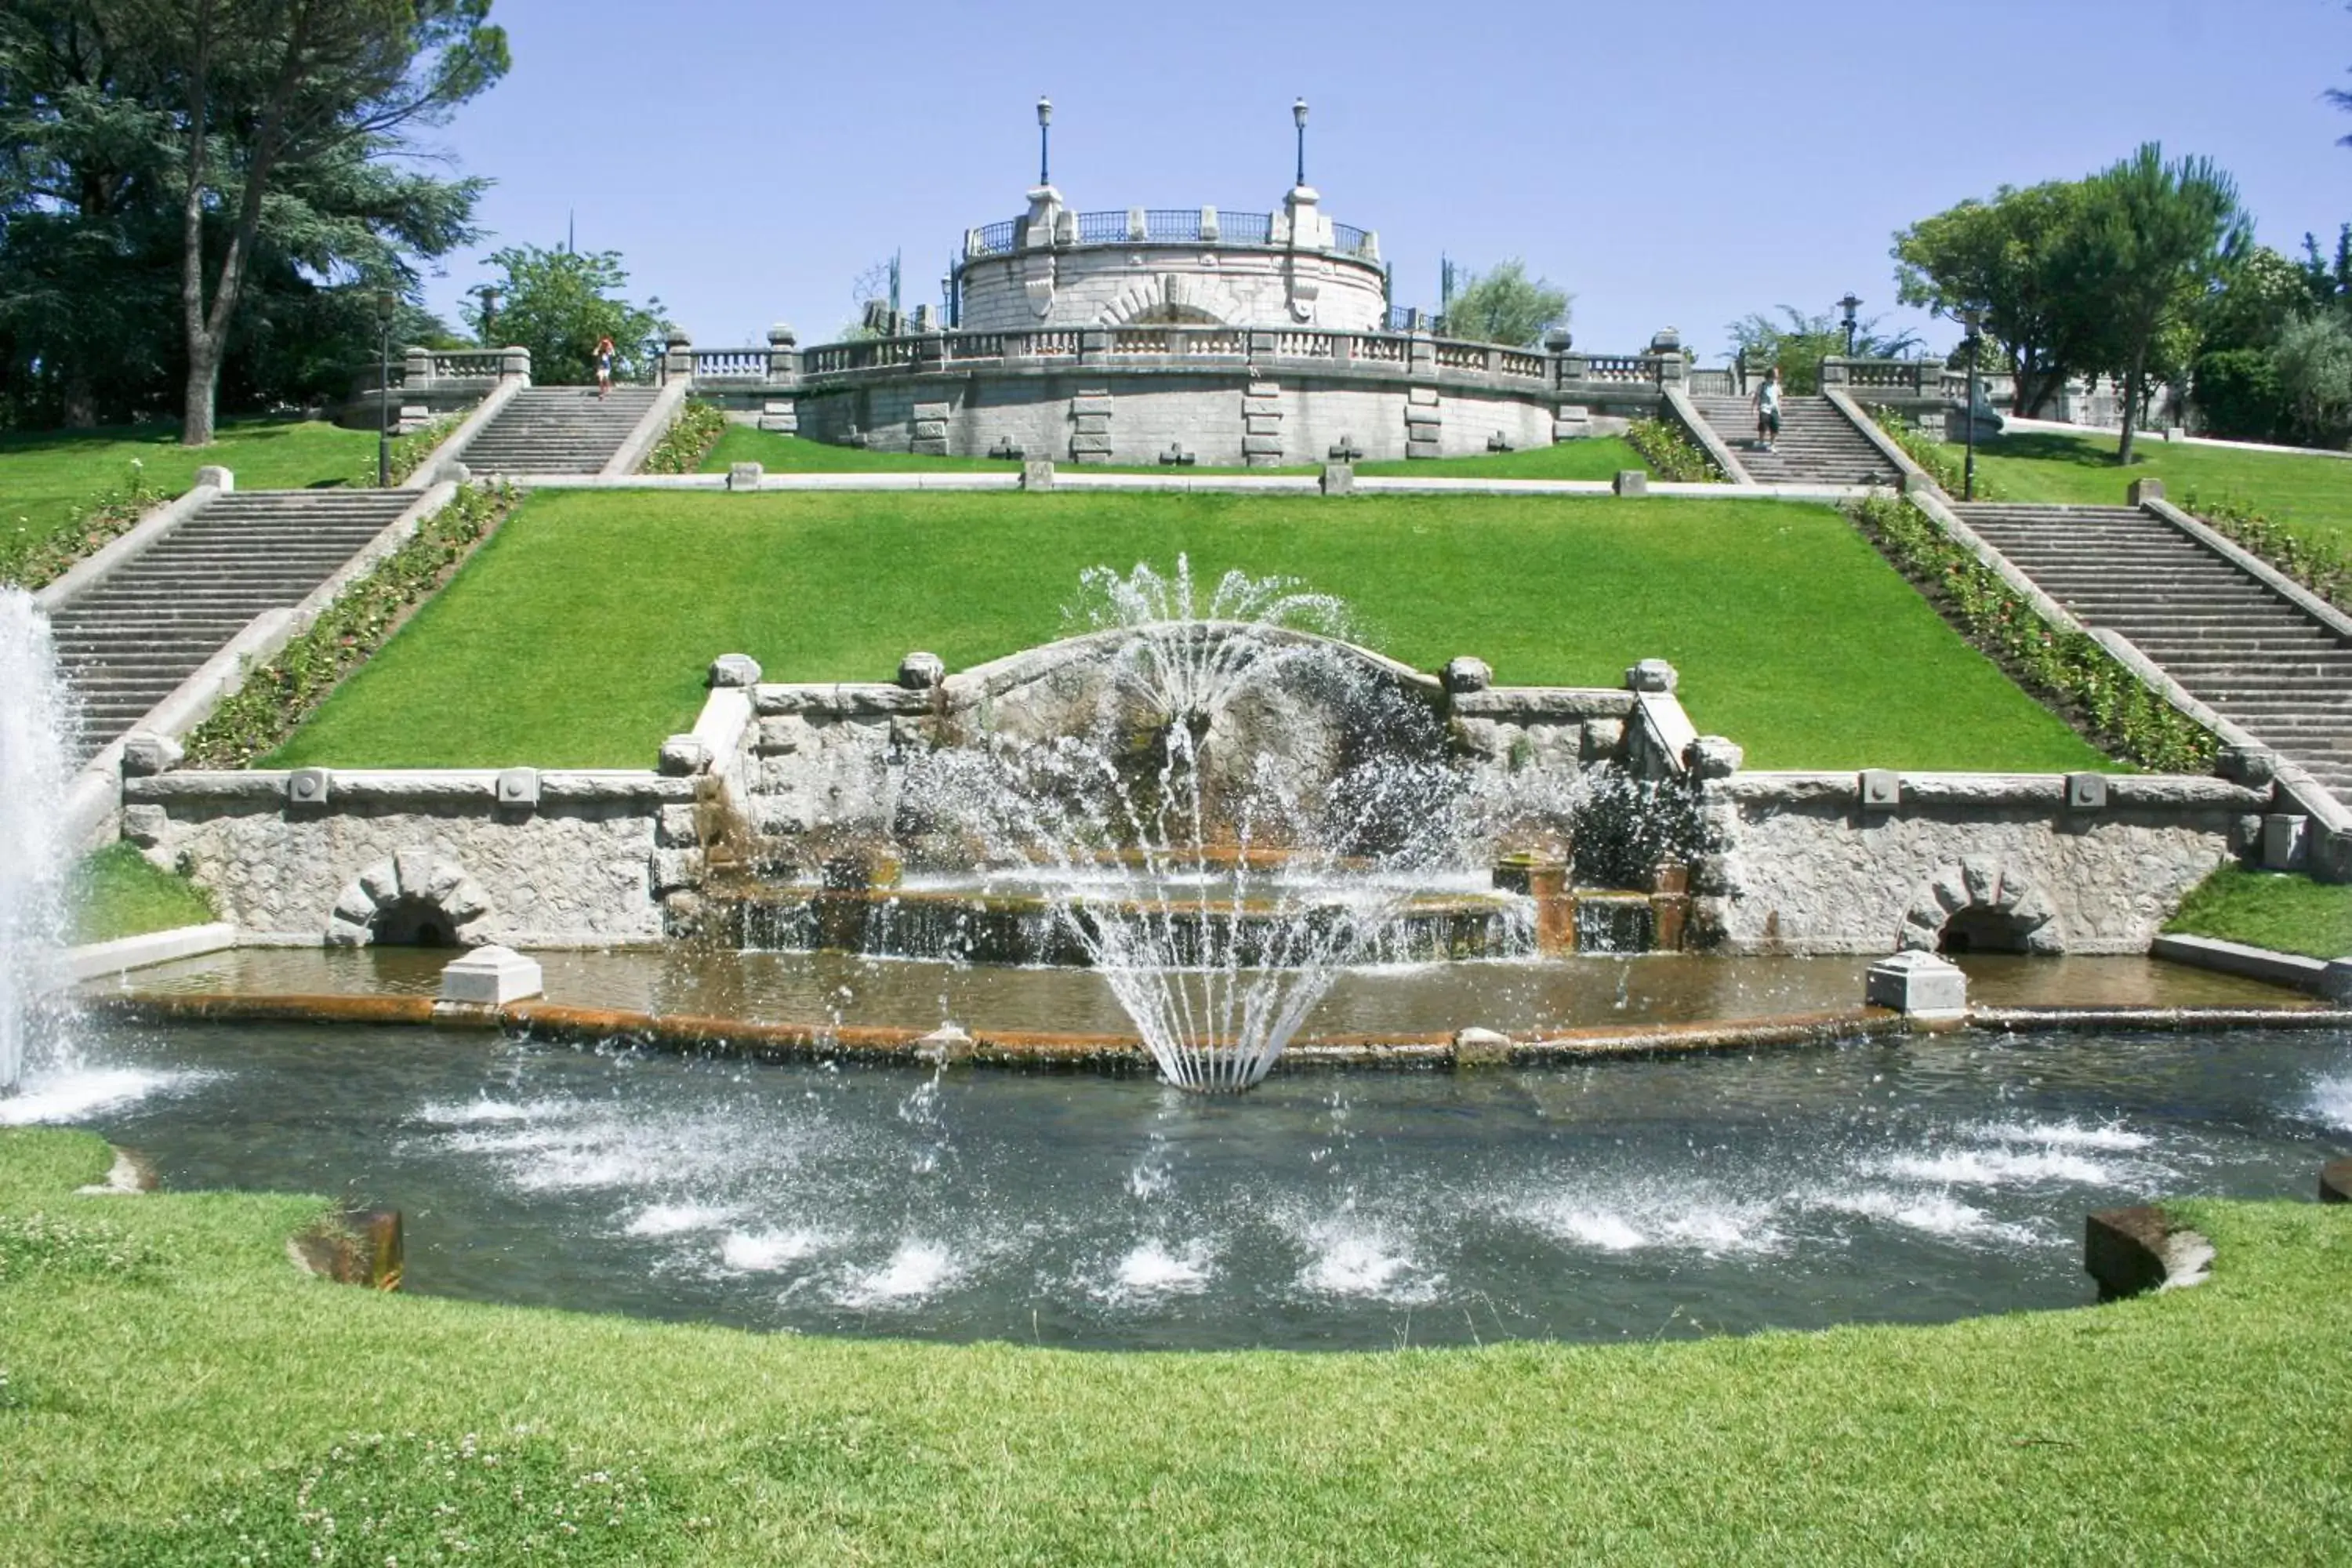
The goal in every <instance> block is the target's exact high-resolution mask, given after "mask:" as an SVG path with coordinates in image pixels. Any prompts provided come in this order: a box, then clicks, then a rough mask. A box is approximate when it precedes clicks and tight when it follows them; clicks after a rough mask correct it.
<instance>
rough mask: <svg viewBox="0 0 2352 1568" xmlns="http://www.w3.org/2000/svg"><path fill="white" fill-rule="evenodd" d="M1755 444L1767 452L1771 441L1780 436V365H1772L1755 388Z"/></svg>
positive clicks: (1770, 446) (1770, 447)
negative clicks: (1762, 381) (1761, 383)
mask: <svg viewBox="0 0 2352 1568" xmlns="http://www.w3.org/2000/svg"><path fill="white" fill-rule="evenodd" d="M1755 402H1756V445H1757V446H1759V447H1762V448H1763V449H1764V450H1765V451H1767V452H1769V451H1770V450H1771V449H1772V443H1773V442H1775V441H1777V440H1779V439H1780V366H1779V365H1777V364H1776V365H1774V366H1773V367H1772V368H1771V369H1770V370H1769V371H1768V372H1766V373H1765V376H1764V384H1763V385H1761V386H1759V387H1758V388H1757V389H1756V399H1755Z"/></svg>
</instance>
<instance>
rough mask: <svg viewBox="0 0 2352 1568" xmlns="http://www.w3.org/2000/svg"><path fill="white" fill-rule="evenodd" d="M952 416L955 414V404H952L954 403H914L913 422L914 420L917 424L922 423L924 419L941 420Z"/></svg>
mask: <svg viewBox="0 0 2352 1568" xmlns="http://www.w3.org/2000/svg"><path fill="white" fill-rule="evenodd" d="M954 416H955V406H954V405H952V404H947V403H918V404H916V405H915V422H916V423H917V424H918V425H919V424H921V423H923V422H924V421H925V420H929V419H941V420H944V419H951V418H953V417H954Z"/></svg>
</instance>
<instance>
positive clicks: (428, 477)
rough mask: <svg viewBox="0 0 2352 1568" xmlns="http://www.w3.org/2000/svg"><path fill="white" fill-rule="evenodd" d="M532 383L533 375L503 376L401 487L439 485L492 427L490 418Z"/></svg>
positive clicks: (430, 487)
mask: <svg viewBox="0 0 2352 1568" xmlns="http://www.w3.org/2000/svg"><path fill="white" fill-rule="evenodd" d="M528 386H530V377H529V376H527V375H509V376H504V377H501V378H500V379H499V384H498V385H496V386H494V387H492V388H490V392H489V395H488V396H487V397H485V398H483V399H482V400H481V402H479V403H478V404H476V405H474V410H473V412H472V413H470V414H468V415H467V416H466V417H465V418H464V419H462V420H460V421H459V422H458V424H457V428H456V429H455V430H452V431H450V432H449V436H448V438H447V439H446V440H445V441H443V442H442V443H441V445H439V446H438V447H435V448H433V451H432V453H431V454H430V455H429V456H428V457H426V458H425V461H423V462H421V463H419V464H417V465H416V469H415V472H414V473H412V474H410V475H409V476H408V478H407V479H404V480H402V481H401V486H400V488H401V489H411V490H424V489H432V488H433V487H434V486H435V485H436V484H439V483H440V482H441V480H442V479H443V478H444V477H445V476H446V473H447V471H448V469H449V468H450V467H451V466H452V465H454V464H457V463H460V462H463V461H464V460H465V457H466V448H467V447H470V446H472V445H473V444H474V437H477V436H479V435H480V434H481V433H482V432H483V431H484V430H485V429H487V428H488V426H489V423H490V421H491V420H493V419H496V418H497V417H498V416H499V415H500V414H502V413H504V412H505V411H506V406H507V405H508V404H509V403H512V402H513V401H514V400H515V399H516V398H517V397H519V396H520V395H522V392H523V390H524V389H525V388H527V387H528Z"/></svg>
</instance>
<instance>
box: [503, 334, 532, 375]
mask: <svg viewBox="0 0 2352 1568" xmlns="http://www.w3.org/2000/svg"><path fill="white" fill-rule="evenodd" d="M509 376H520V377H521V378H522V379H523V380H525V381H529V380H530V350H529V349H527V348H524V347H523V346H522V345H521V344H520V343H509V344H508V345H507V346H506V347H505V348H502V349H500V350H499V379H500V380H504V379H506V378H507V377H509Z"/></svg>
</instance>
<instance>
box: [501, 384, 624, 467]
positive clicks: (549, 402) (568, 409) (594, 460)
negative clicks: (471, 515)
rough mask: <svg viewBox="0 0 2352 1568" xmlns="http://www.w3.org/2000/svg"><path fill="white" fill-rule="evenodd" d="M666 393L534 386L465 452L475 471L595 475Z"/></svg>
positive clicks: (620, 388)
mask: <svg viewBox="0 0 2352 1568" xmlns="http://www.w3.org/2000/svg"><path fill="white" fill-rule="evenodd" d="M660 395H661V391H660V389H659V388H658V387H652V386H616V387H614V389H613V395H611V396H610V397H607V398H603V399H601V400H600V399H599V398H598V397H597V395H596V389H595V388H594V387H593V386H532V387H526V388H524V389H523V390H522V391H521V392H520V393H519V394H517V395H516V396H515V399H514V401H513V402H511V403H509V404H508V405H506V406H505V407H504V408H502V409H500V410H499V414H498V416H497V417H496V418H494V419H492V420H491V421H490V422H489V424H488V425H487V426H484V427H483V429H482V431H481V433H480V434H478V435H477V436H476V437H474V439H473V440H472V441H471V442H470V443H468V444H467V447H466V449H465V450H464V451H463V452H462V453H460V454H459V455H458V456H459V460H460V461H462V462H463V463H464V464H465V465H466V467H467V469H468V470H470V471H471V472H473V473H476V474H593V473H596V472H599V471H601V470H602V469H603V468H604V465H605V464H606V463H608V462H611V461H612V460H613V455H614V453H615V452H618V451H619V450H620V449H621V446H622V444H623V443H624V442H625V441H626V440H628V438H629V436H630V434H631V432H633V431H635V429H636V427H637V426H638V425H639V423H641V422H642V421H643V420H644V418H645V416H646V413H647V412H648V411H649V410H650V409H651V408H652V407H653V405H654V400H655V399H656V398H657V397H659V396H660Z"/></svg>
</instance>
